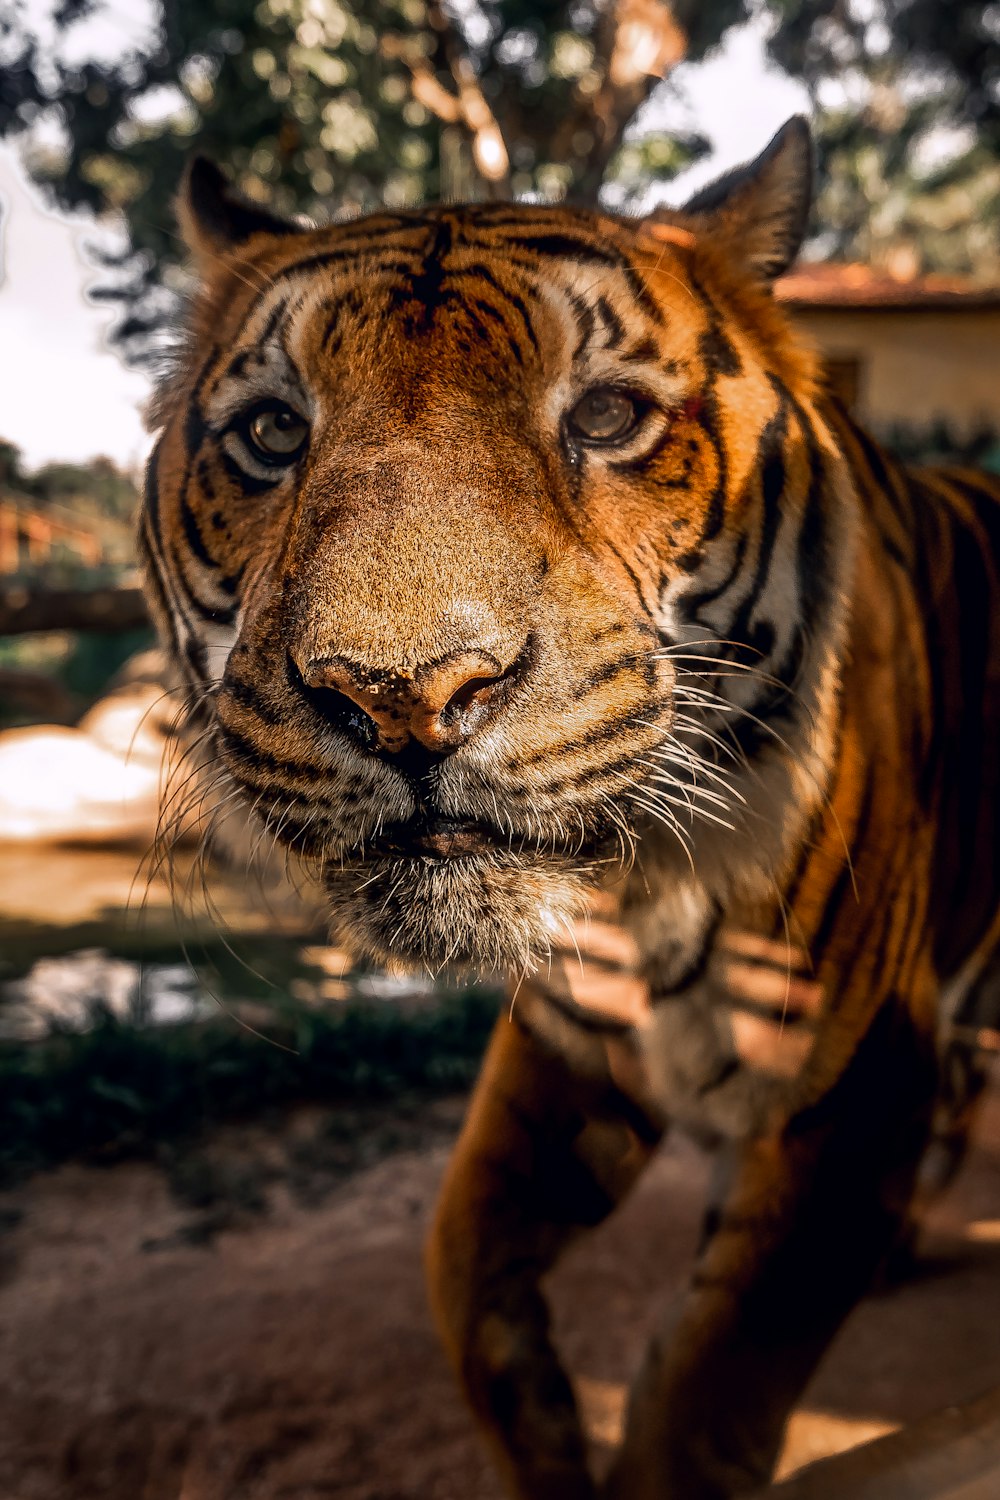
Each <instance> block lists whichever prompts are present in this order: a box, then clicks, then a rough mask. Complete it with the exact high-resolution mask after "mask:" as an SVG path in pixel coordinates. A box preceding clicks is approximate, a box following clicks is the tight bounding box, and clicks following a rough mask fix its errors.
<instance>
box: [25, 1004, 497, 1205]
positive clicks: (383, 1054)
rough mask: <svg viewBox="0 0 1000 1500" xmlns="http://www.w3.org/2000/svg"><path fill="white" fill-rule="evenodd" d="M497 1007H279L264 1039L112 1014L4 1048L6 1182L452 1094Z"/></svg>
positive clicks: (471, 1066) (473, 1062)
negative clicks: (140, 1024)
mask: <svg viewBox="0 0 1000 1500" xmlns="http://www.w3.org/2000/svg"><path fill="white" fill-rule="evenodd" d="M496 1013H497V999H496V994H495V992H490V991H486V990H476V989H473V990H469V991H466V992H465V993H463V994H460V995H451V994H449V995H446V996H444V997H443V998H442V1000H441V1002H440V1004H439V1005H437V1006H435V1007H434V1008H431V1009H428V1010H421V1011H418V1012H416V1013H407V1012H404V1011H403V1010H402V1009H401V1008H396V1007H394V1006H392V1005H391V1004H388V1003H386V1004H384V1005H381V1004H370V1003H366V1004H357V1005H352V1004H346V1005H344V1006H338V1007H330V1008H329V1009H318V1008H317V1009H314V1008H306V1007H290V1006H287V1005H286V1006H283V1007H282V1008H281V1009H280V1010H276V1011H275V1013H274V1016H273V1020H269V1022H268V1027H267V1030H268V1032H269V1036H270V1038H271V1040H265V1039H263V1038H261V1037H259V1036H257V1035H255V1034H254V1033H253V1032H251V1031H249V1030H247V1029H245V1028H243V1027H241V1026H240V1025H238V1024H237V1022H236V1021H234V1020H232V1019H231V1018H226V1017H219V1018H218V1019H217V1020H211V1021H207V1022H201V1023H192V1024H190V1025H180V1026H174V1027H159V1028H153V1029H144V1028H136V1027H132V1026H128V1025H123V1024H121V1023H120V1022H118V1021H115V1020H113V1019H110V1018H107V1019H103V1020H101V1021H100V1022H99V1024H98V1025H96V1026H95V1027H94V1029H93V1030H91V1031H87V1032H84V1033H72V1034H69V1033H67V1034H57V1035H53V1036H50V1037H48V1038H46V1039H45V1040H43V1041H37V1042H24V1043H6V1044H4V1045H3V1046H2V1047H0V1180H5V1181H7V1182H11V1181H16V1180H17V1179H19V1178H21V1177H23V1176H24V1175H25V1174H27V1173H29V1172H32V1171H36V1170H38V1169H40V1168H43V1167H47V1166H54V1165H56V1164H57V1163H59V1162H62V1161H65V1160H67V1159H69V1158H71V1157H83V1158H85V1159H89V1160H99V1161H116V1160H120V1159H122V1158H125V1157H129V1156H139V1157H143V1156H145V1157H153V1156H156V1155H158V1154H159V1153H161V1152H162V1150H163V1149H164V1147H166V1146H169V1145H170V1144H172V1143H178V1142H183V1143H190V1142H192V1141H194V1140H196V1139H198V1138H199V1137H200V1136H203V1135H204V1134H205V1133H206V1132H207V1131H209V1130H210V1129H211V1128H212V1127H213V1126H216V1125H219V1124H222V1123H224V1122H227V1121H237V1120H240V1119H252V1118H255V1117H259V1116H260V1115H261V1114H262V1113H263V1112H267V1111H269V1110H274V1109H275V1108H278V1109H285V1108H288V1107H290V1106H292V1105H295V1104H299V1103H304V1102H314V1103H320V1104H324V1105H327V1106H335V1105H337V1104H340V1103H343V1104H357V1103H359V1102H366V1101H377V1100H384V1101H390V1102H391V1101H393V1100H394V1099H396V1098H397V1097H399V1096H402V1095H408V1096H411V1097H412V1096H413V1095H414V1094H424V1095H441V1094H446V1093H453V1092H455V1091H457V1090H461V1089H464V1088H466V1087H468V1085H469V1084H470V1083H471V1081H472V1079H473V1078H474V1076H475V1073H476V1070H477V1068H478V1064H479V1059H480V1057H481V1055H482V1051H483V1048H484V1046H485V1043H486V1038H487V1036H488V1034H489V1031H490V1029H491V1027H492V1023H493V1020H494V1018H495V1016H496ZM279 1043H280V1045H278V1044H279Z"/></svg>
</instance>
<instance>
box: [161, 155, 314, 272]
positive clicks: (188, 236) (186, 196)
mask: <svg viewBox="0 0 1000 1500" xmlns="http://www.w3.org/2000/svg"><path fill="white" fill-rule="evenodd" d="M177 220H178V223H179V224H180V229H181V234H182V235H183V236H184V243H185V244H186V245H187V247H188V249H189V250H190V251H191V252H192V254H193V255H194V256H195V257H196V258H199V259H200V258H205V259H212V258H213V257H216V256H219V255H224V254H225V253H226V251H227V250H235V249H238V248H239V247H240V246H242V245H243V244H244V243H245V242H246V241H247V240H249V239H252V238H253V236H254V235H255V234H269V235H285V234H301V233H302V229H301V226H300V225H298V224H293V223H291V222H290V221H289V220H288V219H279V218H278V216H277V215H276V214H272V213H269V212H268V210H267V209H266V208H262V207H261V206H260V205H259V204H256V203H251V202H250V200H249V199H248V198H244V197H243V195H242V194H241V193H238V192H237V191H236V189H235V188H234V187H233V185H232V183H231V182H230V181H229V178H228V177H227V176H226V174H225V173H224V172H223V171H222V169H221V168H220V167H217V166H216V164H215V162H214V161H209V159H208V157H207V156H194V157H192V158H191V160H190V161H189V162H188V165H187V170H186V171H185V173H184V177H183V180H182V182H181V188H180V192H179V193H178V195H177Z"/></svg>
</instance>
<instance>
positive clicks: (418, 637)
mask: <svg viewBox="0 0 1000 1500" xmlns="http://www.w3.org/2000/svg"><path fill="white" fill-rule="evenodd" d="M807 192H808V140H807V137H806V136H805V133H804V131H803V130H802V129H801V128H800V127H798V126H792V127H789V128H787V129H786V131H785V132H783V133H782V134H781V135H780V136H779V137H778V138H777V139H776V142H775V143H774V145H773V146H772V148H771V149H770V150H769V152H767V153H765V155H764V156H763V157H762V158H761V159H760V160H759V161H758V163H756V164H755V165H754V167H753V168H752V169H748V171H747V172H746V173H745V174H743V175H738V176H735V177H733V178H732V179H730V180H728V181H726V182H724V183H723V184H721V185H720V186H719V187H718V188H717V189H715V190H713V191H711V192H709V193H708V194H706V195H702V197H701V198H700V199H699V200H697V201H695V202H694V203H692V204H691V205H689V207H688V210H687V211H685V212H684V213H683V214H676V215H672V216H667V217H665V218H662V219H660V220H658V221H655V222H650V223H626V222H624V221H621V220H618V219H614V218H612V217H608V216H602V215H599V214H591V213H585V212H582V211H574V210H564V209H557V208H551V207H528V206H512V205H478V206H471V207H464V208H462V207H444V208H439V209H428V210H423V211H420V212H415V213H412V214H399V215H380V216H376V217H373V218H370V219H367V220H361V221H360V222H358V223H352V224H344V225H339V226H334V227H332V228H327V229H322V230H300V229H293V228H292V227H291V226H287V225H282V224H280V223H279V222H278V221H275V220H272V219H271V218H270V217H269V216H268V215H267V214H265V213H263V212H262V211H260V210H256V209H253V208H252V207H250V206H248V205H245V204H243V203H242V202H241V201H240V200H238V199H236V198H234V197H233V195H232V194H230V193H229V192H228V191H227V189H226V188H225V186H224V184H223V183H222V182H221V180H220V179H219V178H218V176H217V174H215V173H214V172H213V171H212V170H211V169H208V168H207V167H206V166H204V165H201V166H197V167H196V168H195V170H194V171H193V172H192V174H191V178H190V180H189V184H188V189H187V197H186V200H185V203H184V205H182V215H183V218H184V221H185V223H186V228H187V233H188V236H189V240H190V242H191V244H192V248H193V250H194V252H195V256H196V259H197V261H198V264H199V268H200V271H201V275H202V283H203V285H202V290H201V293H200V296H199V300H198V302H197V304H196V307H195V312H194V319H193V325H192V332H191V337H190V340H189V344H188V348H187V350H186V352H185V354H184V356H183V358H182V360H181V361H180V363H179V365H178V367H177V370H176V371H175V373H174V375H173V376H172V378H171V380H170V381H169V382H168V384H167V386H166V388H165V391H164V393H163V396H162V398H161V403H160V410H159V416H160V420H161V422H162V426H163V431H162V434H161V437H160V440H159V443H158V446H157V449H156V451H155V453H154V456H153V459H152V460H151V464H150V471H149V482H148V488H147V503H146V510H145V515H144V520H143V526H142V541H143V549H144V553H145V560H146V569H147V576H148V579H149V591H150V597H151V601H152V603H153V607H154V610H155V612H156V615H157V618H158V622H159V625H160V628H161V631H162V633H163V635H164V638H165V640H166V641H167V643H168V645H169V646H170V648H171V650H172V653H173V655H174V657H175V659H176V661H177V662H178V664H179V666H180V667H181V669H182V670H183V671H184V672H185V674H186V676H187V679H188V682H189V685H190V688H191V692H192V700H193V702H194V704H195V706H196V711H197V713H198V714H199V715H200V716H201V720H202V722H203V723H204V725H205V726H206V732H207V733H208V734H209V735H210V737H211V743H212V745H213V747H214V750H215V753H217V755H218V757H219V759H220V762H221V763H222V765H224V767H225V773H226V775H227V777H228V778H229V782H230V783H231V784H232V786H233V787H234V789H235V790H236V791H237V792H238V794H239V795H240V797H241V798H242V799H243V800H244V801H245V802H246V804H247V805H248V807H249V808H250V809H251V811H253V812H255V813H256V814H257V815H258V816H263V817H264V818H265V819H266V820H267V821H268V822H269V824H270V826H271V827H273V828H274V829H275V831H276V833H277V835H278V836H279V837H280V838H281V839H282V840H284V841H285V842H287V843H288V844H290V845H291V846H292V847H294V848H297V849H299V850H301V851H303V852H305V853H306V854H308V855H309V856H311V857H312V858H314V859H316V860H317V861H318V862H319V864H320V866H321V867H322V870H323V875H324V880H325V883H326V886H327V890H328V892H329V897H330V904H331V911H332V914H333V917H334V920H335V922H336V923H337V924H338V926H339V928H340V930H341V931H342V932H343V933H345V934H346V935H347V937H348V938H349V939H350V940H351V941H353V942H354V943H355V944H356V945H358V946H359V947H361V948H362V949H365V950H367V951H368V952H370V953H373V954H376V955H378V956H380V957H382V958H389V959H394V960H398V959H404V960H408V961H412V962H423V963H426V964H431V965H440V964H442V963H444V962H448V961H449V960H456V961H459V962H463V963H466V964H473V965H477V964H478V965H493V966H496V965H500V966H505V967H508V968H509V969H510V970H511V972H512V973H513V974H514V976H515V978H516V979H518V981H519V982H518V983H517V985H516V997H515V1002H514V1005H513V1007H512V1010H511V1014H510V1016H509V1017H508V1016H507V1015H506V1014H504V1015H503V1017H502V1018H501V1019H500V1021H499V1022H498V1026H497V1031H496V1035H495V1037H494V1040H493V1043H492V1045H491V1048H490V1052H489V1054H488V1056H487V1059H486V1063H485V1066H484V1070H483V1075H482V1078H481V1081H480V1084H479V1087H478V1089H477V1092H476V1095H475V1097H474V1099H473V1102H472V1106H471V1109H470V1113H469V1118H468V1121H467V1124H466V1127H465V1129H464V1131H463V1135H462V1138H461V1140H460V1143H459V1146H458V1149H457V1151H456V1154H455V1157H454V1159H453V1161H452V1164H451V1167H450V1170H449V1173H448V1177H447V1181H446V1184H445V1189H444V1193H443V1196H442V1201H441V1204H440V1207H439V1211H438V1215H437V1219H436V1224H435V1228H434V1232H433V1235H432V1241H431V1247H430V1253H429V1270H430V1282H431V1294H432V1300H433V1303H434V1307H435V1311H436V1315H437V1318H438V1321H439V1324H440V1327H441V1330H442V1334H443V1336H444V1339H445V1342H446V1345H447V1346H448V1348H449V1350H450V1352H451V1355H452V1357H453V1359H454V1361H455V1364H456V1367H457V1369H458V1370H459V1372H460V1375H461V1378H462V1380H463V1382H464V1384H465V1387H466V1390H467V1393H468V1395H469V1399H470V1400H471V1403H472V1405H473V1408H474V1410H475V1411H476V1413H477V1415H478V1417H479V1419H480V1421H481V1423H482V1425H483V1428H484V1430H485V1432H486V1434H487V1436H488V1438H489V1439H490V1441H491V1442H492V1445H493V1448H494V1451H495V1454H496V1456H497V1460H498V1462H499V1464H500V1466H501V1470H502V1472H503V1474H504V1477H505V1480H506V1483H507V1485H508V1488H509V1490H510V1492H511V1494H512V1495H515V1496H518V1497H521V1500H589V1497H592V1496H593V1495H594V1494H595V1488H594V1482H593V1480H592V1479H591V1477H590V1474H589V1472H588V1468H587V1463H586V1456H585V1445H584V1441H583V1436H582V1432H581V1428H580V1424H579V1420H578V1416H577V1413H576V1409H575V1405H574V1401H573V1396H572V1390H571V1387H570V1385H569V1382H568V1380H567V1378H566V1376H565V1374H564V1373H563V1371H562V1369H561V1367H560V1365H559V1362H558V1359H557V1356H556V1354H555V1352H554V1350H553V1348H552V1346H551V1343H550V1341H549V1337H548V1331H547V1315H546V1310H545V1304H544V1300H543V1298H542V1295H541V1292H540V1290H539V1281H540V1278H541V1277H542V1276H543V1275H544V1273H545V1272H546V1271H547V1270H548V1269H549V1268H550V1267H551V1265H552V1264H553V1263H554V1262H555V1260H556V1259H557V1257H558V1255H559V1253H560V1251H561V1250H562V1248H563V1246H564V1245H565V1244H566V1243H567V1242H568V1241H569V1240H570V1239H572V1238H573V1237H574V1236H575V1235H576V1234H577V1233H578V1232H579V1231H580V1230H581V1229H583V1228H586V1227H587V1226H590V1225H593V1224H595V1223H597V1222H599V1221H600V1220H601V1219H602V1218H603V1217H604V1216H605V1215H606V1214H607V1213H609V1212H610V1211H611V1210H612V1209H613V1207H614V1206H615V1204H616V1203H618V1202H619V1201H620V1200H621V1198H622V1196H623V1195H624V1194H625V1193H626V1192H627V1191H628V1190H629V1188H630V1187H631V1185H632V1184H633V1183H634V1181H635V1180H636V1178H637V1177H638V1175H639V1174H640V1172H641V1170H642V1168H643V1166H644V1165H645V1163H646V1161H648V1159H649V1157H650V1155H651V1153H652V1152H653V1150H654V1149H655V1146H656V1144H657V1142H658V1141H659V1139H660V1138H661V1136H662V1134H663V1132H664V1130H665V1129H667V1128H668V1126H669V1124H670V1123H671V1122H673V1121H677V1122H680V1123H683V1124H685V1125H687V1126H689V1127H691V1128H693V1129H694V1130H696V1131H697V1132H698V1133H699V1134H700V1135H701V1136H702V1137H703V1138H705V1139H708V1140H711V1141H713V1142H715V1143H716V1144H719V1145H720V1146H724V1148H725V1151H726V1153H727V1155H728V1159H729V1162H730V1166H729V1171H728V1174H727V1176H728V1188H727V1191H726V1193H725V1194H724V1195H723V1197H722V1199H721V1200H720V1202H719V1204H718V1205H716V1206H715V1207H714V1208H713V1212H712V1214H711V1216H710V1217H711V1223H710V1225H709V1228H710V1230H711V1232H710V1233H708V1234H707V1235H706V1243H705V1246H704V1248H703V1251H702V1254H701V1257H700V1260H699V1264H698V1266H697V1268H696V1271H695V1275H694V1279H693V1282H692V1288H691V1292H690V1295H689V1298H688V1300H687V1301H686V1303H685V1305H684V1306H683V1307H682V1308H681V1309H680V1310H679V1311H678V1312H677V1313H676V1314H675V1315H673V1316H672V1317H671V1320H670V1327H669V1328H664V1330H663V1332H662V1335H661V1336H658V1337H657V1338H656V1339H655V1340H654V1341H653V1343H652V1345H651V1347H650V1350H649V1353H648V1357H647V1359H646V1362H645V1364H644V1366H643V1369H642V1371H641V1373H640V1375H639V1378H638V1380H637V1383H636V1386H635V1389H634V1391H633V1396H632V1402H631V1407H630V1412H629V1418H628V1425H627V1432H626V1437H625V1440H624V1443H623V1446H622V1449H621V1452H620V1453H619V1455H618V1456H617V1459H616V1461H615V1464H614V1467H613V1469H612V1472H611V1475H610V1477H609V1478H608V1480H607V1485H606V1493H607V1494H608V1495H609V1496H613V1497H615V1500H653V1497H656V1500H710V1497H723V1496H728V1495H731V1494H737V1493H741V1492H744V1491H746V1490H748V1489H751V1488H753V1487H755V1486H756V1485H759V1484H760V1483H762V1482H763V1481H764V1480H765V1479H766V1477H767V1475H768V1473H769V1472H770V1468H771V1465H772V1463H773V1460H774V1457H775V1454H776V1451H777V1445H778V1443H779V1440H780V1436H781V1432H782V1429H783V1424H784V1420H785V1418H786V1416H787V1413H788V1411H789V1409H790V1407H791V1405H792V1404H793V1403H794V1401H795V1399H796V1397H797V1395H798V1393H799V1391H800V1390H801V1388H802V1386H803V1384H804V1383H805V1381H806V1380H807V1378H808V1376H809V1374H810V1372H811V1370H812V1369H813V1368H814V1366H815V1363H816V1361H817V1359H818V1358H819V1357H820V1355H821V1353H822V1351H823V1349H824V1348H825V1346H826V1344H827V1343H828V1341H829V1339H830V1337H831V1336H832V1334H833V1333H834V1332H835V1330H836V1328H837V1327H838V1326H839V1324H840V1322H841V1321H842V1319H843V1318H844V1316H845V1315H846V1314H847V1312H848V1311H849V1310H850V1308H851V1306H852V1305H853V1304H854V1302H855V1301H856V1300H857V1298H858V1297H859V1296H860V1295H861V1294H862V1293H863V1291H864V1289H865V1287H866V1285H867V1284H868V1282H869V1281H870V1279H871V1277H872V1275H873V1273H874V1271H875V1270H876V1269H877V1267H878V1264H879V1262H880V1260H881V1258H882V1257H883V1256H884V1255H885V1253H886V1252H887V1250H888V1249H889V1248H890V1247H891V1245H892V1243H893V1240H894V1237H895V1236H896V1235H897V1234H898V1232H899V1227H900V1224H901V1223H902V1222H903V1221H904V1220H905V1216H906V1213H907V1210H908V1205H909V1203H910V1201H911V1199H912V1196H913V1191H914V1181H915V1173H916V1169H917V1165H918V1163H919V1161H920V1158H921V1154H922V1152H923V1150H924V1147H925V1145H926V1142H927V1139H928V1134H929V1131H930V1126H931V1117H932V1112H933V1109H934V1103H935V1097H936V1076H937V1070H936V1061H935V1039H936V1036H937V1034H938V1031H939V1027H940V1023H941V1017H942V1014H944V1013H945V1011H948V1010H954V1008H955V1007H956V1006H958V1005H960V1004H962V1003H963V1002H965V1003H968V997H970V996H974V995H975V990H976V985H977V983H979V982H981V981H982V982H986V981H985V980H983V979H982V976H987V977H988V976H989V974H990V972H991V970H990V959H991V956H992V954H993V949H994V945H995V944H996V941H997V937H998V912H1000V869H998V840H997V836H996V820H997V817H998V814H1000V796H998V791H1000V788H998V785H997V779H998V776H1000V757H998V756H997V753H996V751H997V736H998V732H1000V592H998V587H997V569H998V567H1000V503H998V502H1000V490H998V487H997V485H996V484H995V483H994V482H992V481H987V480H986V479H985V478H983V477H982V476H975V475H971V474H946V473H944V472H941V473H934V472H930V471H927V472H924V473H911V472H908V471H905V470H904V469H902V468H900V467H898V466H896V465H895V464H894V463H892V462H891V461H890V460H889V459H887V458H886V457H885V456H884V455H882V454H881V453H880V452H879V450H878V449H877V448H876V447H875V446H874V445H873V444H872V443H871V441H870V440H869V439H867V438H866V437H865V436H864V435H863V434H862V433H861V432H860V431H859V430H858V429H857V428H856V427H855V426H854V425H853V424H852V423H851V421H850V420H849V419H848V418H847V417H846V416H845V415H844V414H843V413H842V412H841V411H839V410H838V409H837V407H836V406H835V404H834V403H833V402H832V401H831V399H830V398H829V397H828V396H827V394H826V393H825V391H824V389H823V386H822V382H821V381H820V379H819V378H818V376H817V370H816V366H815V361H814V359H813V358H812V356H811V355H810V354H809V353H808V352H806V351H804V350H802V349H801V348H800V347H799V346H798V344H797V343H796V341H795V340H794V338H793V337H792V335H791V333H790V331H789V329H788V327H787V324H786V322H785V319H784V317H783V315H782V314H781V312H780V310H779V309H778V308H777V307H776V306H775V304H774V302H773V299H772V297H771V295H770V289H769V282H770V278H771V277H772V276H773V275H774V274H775V273H776V272H777V271H780V270H781V269H782V268H783V267H784V265H786V264H787V263H788V261H789V259H790V257H791V255H792V254H793V253H794V250H795V247H796V244H797V240H798V238H799V236H800V234H801V227H802V222H803V220H804V214H805V204H806V202H807ZM598 892H599V893H600V895H599V896H598V894H597V893H598ZM588 907H590V908H592V910H593V911H594V912H595V913H597V914H598V916H599V915H603V916H605V917H607V916H610V918H611V922H610V929H609V930H611V931H613V932H616V933H618V934H619V936H621V935H624V937H625V938H626V939H627V943H628V944H629V945H630V956H629V957H628V958H627V959H626V960H624V961H623V960H622V958H621V944H620V943H619V944H618V945H617V947H616V948H615V950H614V952H613V953H612V952H611V950H610V949H609V955H610V956H608V955H603V956H602V953H601V952H600V951H598V950H599V948H600V942H599V941H596V940H598V939H600V936H601V933H602V931H603V930H604V929H603V928H602V925H601V922H600V921H599V920H598V918H597V916H595V919H594V924H593V927H592V929H591V934H590V938H589V939H588V937H587V936H586V934H584V937H583V943H584V950H585V957H584V958H583V959H581V960H580V965H579V967H577V966H576V961H575V958H574V959H572V960H571V959H570V958H569V957H568V956H567V948H568V944H567V941H566V933H567V930H569V929H571V928H572V925H573V923H574V922H576V921H577V919H578V918H580V917H581V914H584V913H586V911H587V909H588ZM612 946H614V945H612ZM569 951H572V950H571V949H570V950H569ZM553 955H554V958H553ZM547 956H548V957H549V958H550V962H549V963H548V964H546V963H545V962H541V961H540V960H544V959H545V958H546V957H547ZM623 966H624V968H625V969H627V970H628V971H629V973H630V974H632V973H634V974H637V975H638V977H639V981H640V984H639V991H640V999H639V1000H638V1001H636V1000H635V998H634V991H633V999H632V1001H631V1002H630V1005H629V1006H628V1007H626V1009H625V1010H624V1011H622V1010H620V1009H616V1006H615V1004H614V1003H612V1001H611V1000H610V998H609V999H608V1003H606V1004H605V1003H604V1002H603V1000H602V989H601V976H602V975H606V982H607V986H608V988H607V994H608V996H609V997H610V996H611V995H612V992H613V987H614V984H615V983H616V982H618V981H619V980H620V978H621V974H620V972H619V971H620V970H621V969H622V968H623ZM595 974H596V976H597V979H598V983H597V985H596V987H595V986H594V985H593V984H591V983H590V981H591V980H593V978H594V976H595ZM582 980H585V981H586V983H583V984H581V981H582ZM584 990H586V993H584ZM776 1035H777V1037H778V1041H777V1044H775V1036H776Z"/></svg>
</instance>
